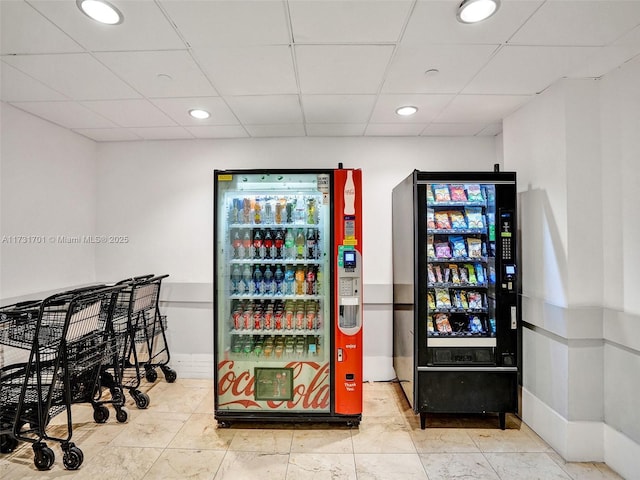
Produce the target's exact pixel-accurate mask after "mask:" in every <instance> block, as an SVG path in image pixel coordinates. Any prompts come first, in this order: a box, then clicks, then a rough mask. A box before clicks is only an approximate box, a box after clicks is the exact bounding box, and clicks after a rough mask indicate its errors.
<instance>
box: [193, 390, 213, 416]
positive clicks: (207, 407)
mask: <svg viewBox="0 0 640 480" xmlns="http://www.w3.org/2000/svg"><path fill="white" fill-rule="evenodd" d="M214 402H215V399H214V395H213V389H210V390H207V394H206V395H205V396H204V397H203V398H202V401H201V402H200V404H199V405H198V406H197V407H196V409H195V410H194V412H193V413H211V414H213V413H214V410H215V405H214Z"/></svg>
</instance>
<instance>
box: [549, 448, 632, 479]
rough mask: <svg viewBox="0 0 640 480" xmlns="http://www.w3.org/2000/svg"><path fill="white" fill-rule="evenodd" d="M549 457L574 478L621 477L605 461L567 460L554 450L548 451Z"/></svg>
mask: <svg viewBox="0 0 640 480" xmlns="http://www.w3.org/2000/svg"><path fill="white" fill-rule="evenodd" d="M547 455H549V458H551V460H553V461H554V462H555V463H556V464H558V465H559V466H560V468H562V470H564V471H565V472H567V473H568V474H569V475H570V476H571V478H575V479H576V480H605V479H606V480H621V479H622V477H621V476H620V475H618V474H617V473H616V472H614V471H613V470H611V469H610V468H609V467H608V466H607V465H606V464H605V463H597V462H567V461H565V460H564V459H563V458H562V457H561V456H560V455H558V454H557V453H555V452H552V453H548V454H547Z"/></svg>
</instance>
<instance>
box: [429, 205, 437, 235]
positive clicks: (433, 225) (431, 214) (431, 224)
mask: <svg viewBox="0 0 640 480" xmlns="http://www.w3.org/2000/svg"><path fill="white" fill-rule="evenodd" d="M427 228H428V229H429V230H432V229H435V228H436V214H435V211H434V210H433V208H427Z"/></svg>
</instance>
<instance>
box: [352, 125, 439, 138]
mask: <svg viewBox="0 0 640 480" xmlns="http://www.w3.org/2000/svg"><path fill="white" fill-rule="evenodd" d="M425 127H426V124H424V123H405V124H404V125H402V124H398V123H370V124H369V125H367V130H366V131H365V133H364V134H365V135H366V136H368V137H371V136H376V137H415V136H418V135H420V133H421V132H422V130H424V128H425Z"/></svg>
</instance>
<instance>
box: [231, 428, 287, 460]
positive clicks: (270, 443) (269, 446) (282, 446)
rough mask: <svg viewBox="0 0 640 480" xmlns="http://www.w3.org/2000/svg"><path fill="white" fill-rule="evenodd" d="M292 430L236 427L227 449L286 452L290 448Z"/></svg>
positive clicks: (272, 452) (273, 452) (271, 452)
mask: <svg viewBox="0 0 640 480" xmlns="http://www.w3.org/2000/svg"><path fill="white" fill-rule="evenodd" d="M292 439H293V431H292V430H285V429H281V430H271V429H264V430H258V429H237V430H235V435H234V436H233V440H231V444H230V445H229V450H230V451H234V452H260V453H270V454H276V453H280V454H288V453H289V451H290V450H291V440H292Z"/></svg>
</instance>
